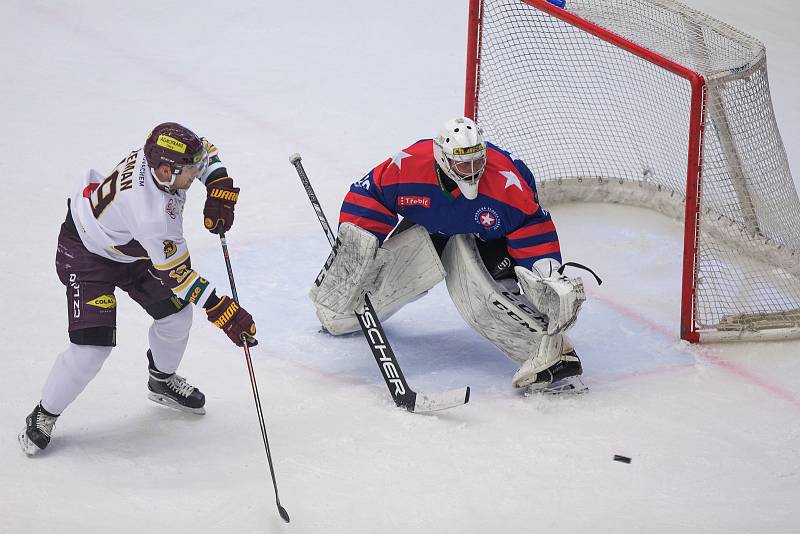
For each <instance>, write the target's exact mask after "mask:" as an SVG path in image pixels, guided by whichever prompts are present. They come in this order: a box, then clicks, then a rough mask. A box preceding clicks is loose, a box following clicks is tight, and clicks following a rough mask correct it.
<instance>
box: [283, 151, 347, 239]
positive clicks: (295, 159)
mask: <svg viewBox="0 0 800 534" xmlns="http://www.w3.org/2000/svg"><path fill="white" fill-rule="evenodd" d="M289 161H291V162H292V165H294V168H295V170H297V175H298V176H300V181H301V182H303V187H304V188H305V189H306V194H307V195H308V200H310V201H311V205H312V206H314V211H315V212H317V218H318V219H319V223H320V224H321V225H322V230H323V231H324V232H325V237H327V238H328V243H330V244H331V246H333V245H334V244H335V243H336V236H334V235H333V230H331V225H330V224H329V223H328V218H327V217H325V212H324V211H322V205H320V203H319V199H317V195H316V194H315V193H314V188H313V187H311V181H310V180H309V179H308V175H307V174H306V170H305V169H304V168H303V162H302V161H301V159H300V154H294V155H292V157H291V158H290V159H289Z"/></svg>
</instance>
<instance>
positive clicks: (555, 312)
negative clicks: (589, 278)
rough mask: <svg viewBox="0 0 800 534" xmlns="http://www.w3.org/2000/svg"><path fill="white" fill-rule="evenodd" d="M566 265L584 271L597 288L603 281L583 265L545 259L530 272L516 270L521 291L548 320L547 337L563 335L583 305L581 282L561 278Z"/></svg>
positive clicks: (534, 265)
mask: <svg viewBox="0 0 800 534" xmlns="http://www.w3.org/2000/svg"><path fill="white" fill-rule="evenodd" d="M568 265H572V266H574V267H579V268H581V269H585V270H587V271H589V272H590V273H592V275H594V277H595V279H596V280H597V283H598V284H601V283H602V280H600V278H598V277H597V275H596V274H594V272H593V271H592V270H591V269H589V268H588V267H584V266H583V265H580V264H577V263H573V262H567V263H565V264H564V265H561V264H559V263H558V262H557V261H555V260H551V259H544V260H539V261H537V262H536V263H534V264H533V267H532V268H531V270H528V269H525V268H522V267H515V268H514V272H515V273H517V278H518V279H519V282H520V285H521V286H522V290H523V292H524V293H525V296H527V297H528V299H529V300H530V301H531V303H532V304H533V305H534V306H535V307H536V309H537V310H539V312H541V313H542V314H544V315H545V316H547V334H548V335H550V336H552V335H555V334H558V333H560V332H564V331H565V330H567V329H568V328H569V327H570V326H572V325H573V324H574V323H575V321H576V319H577V318H578V312H579V311H580V309H581V306H582V305H583V303H584V302H585V301H586V292H585V291H584V289H583V280H581V279H580V278H570V277H569V276H566V275H564V274H563V273H564V268H565V267H567V266H568Z"/></svg>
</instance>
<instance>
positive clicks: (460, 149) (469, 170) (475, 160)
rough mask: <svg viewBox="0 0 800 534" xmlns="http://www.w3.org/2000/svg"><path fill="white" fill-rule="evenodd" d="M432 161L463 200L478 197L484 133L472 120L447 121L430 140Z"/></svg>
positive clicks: (460, 118)
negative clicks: (452, 182)
mask: <svg viewBox="0 0 800 534" xmlns="http://www.w3.org/2000/svg"><path fill="white" fill-rule="evenodd" d="M433 157H434V159H436V164H437V165H439V167H440V168H441V169H442V171H443V172H444V173H445V174H446V175H447V176H448V178H450V179H451V180H453V181H454V182H455V183H456V185H458V188H459V189H460V190H461V194H463V195H464V197H465V198H467V199H469V200H472V199H474V198H476V197H477V196H478V181H479V180H480V179H481V175H482V174H483V169H484V167H486V143H485V141H484V139H483V130H481V128H480V126H478V125H477V124H475V122H474V121H473V120H472V119H468V118H466V117H459V118H457V119H451V120H449V121H447V122H446V123H445V125H444V127H442V129H441V130H440V131H439V135H437V136H436V137H435V138H434V140H433Z"/></svg>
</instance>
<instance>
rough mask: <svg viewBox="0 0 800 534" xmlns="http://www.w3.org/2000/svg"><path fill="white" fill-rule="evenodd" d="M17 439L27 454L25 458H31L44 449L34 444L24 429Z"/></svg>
mask: <svg viewBox="0 0 800 534" xmlns="http://www.w3.org/2000/svg"><path fill="white" fill-rule="evenodd" d="M17 439H18V440H19V446H20V447H22V452H24V453H25V456H28V457H29V458H30V457H33V456H36V455H37V454H39V453H40V452H42V449H40V448H39V447H38V446H37V445H36V444H35V443H34V442H32V441H31V440H30V438H29V437H28V434H26V433H25V429H24V428H23V429H22V432H20V433H19V435H18V436H17Z"/></svg>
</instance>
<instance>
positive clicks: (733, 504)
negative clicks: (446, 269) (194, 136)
mask: <svg viewBox="0 0 800 534" xmlns="http://www.w3.org/2000/svg"><path fill="white" fill-rule="evenodd" d="M689 3H690V4H691V5H692V6H694V7H697V8H699V9H701V10H704V11H706V12H708V13H710V14H712V15H714V16H716V17H718V18H721V19H722V20H724V21H726V22H728V23H730V24H732V25H734V26H736V27H738V28H740V29H742V30H744V31H746V32H748V33H751V34H753V35H755V36H756V37H758V38H759V39H761V40H762V41H763V42H765V44H766V46H767V54H768V58H769V69H770V82H771V87H772V96H773V102H774V106H775V110H776V114H777V118H778V123H779V126H780V128H781V133H782V135H783V139H784V142H785V144H786V148H787V151H788V153H789V160H790V163H791V165H792V168H793V169H794V172H795V176H796V177H797V176H800V104H799V103H798V100H797V97H796V94H797V83H798V80H800V61H798V57H800V41H799V40H798V27H800V8H798V7H797V5H796V3H795V2H793V1H792V0H764V1H759V2H743V1H737V2H729V1H725V0H692V1H690V2H689ZM466 19H467V2H466V0H459V1H456V0H438V1H431V0H405V1H402V2H398V1H388V0H382V1H369V0H343V1H339V2H323V1H310V2H277V1H263V2H255V1H246V0H228V1H226V2H204V1H203V2H191V3H190V2H177V1H175V0H163V1H161V2H122V1H118V0H115V1H105V2H102V1H99V0H93V1H88V0H85V1H74V2H63V1H44V0H31V1H23V0H4V1H3V2H2V11H1V12H0V45H2V46H0V49H1V50H2V53H0V73H2V74H0V76H1V78H0V103H1V104H0V106H2V107H1V108H0V109H1V110H2V112H1V113H0V121H1V122H0V214H2V216H1V217H0V221H2V231H0V244H1V245H2V247H1V248H0V250H2V259H1V260H0V262H1V263H0V272H2V281H3V283H2V285H0V295H1V296H2V300H0V310H2V311H1V312H0V313H1V315H0V331H1V332H2V338H1V339H2V343H3V349H2V359H0V362H1V363H0V369H1V371H0V430H2V432H0V532H3V533H13V534H16V533H25V532H37V533H48V532H64V533H83V532H101V533H105V532H109V533H110V532H114V533H148V532H192V533H240V532H241V533H250V532H253V533H256V532H259V533H260V532H285V533H290V532H297V533H372V532H383V533H404V534H405V533H451V532H452V533H487V532H497V533H510V532H515V533H516V532H526V533H528V532H553V533H556V532H558V533H573V532H574V533H590V532H602V533H633V532H648V533H649V532H652V533H676V532H681V533H683V532H691V533H694V532H703V533H731V532H737V533H738V532H752V533H761V532H769V533H797V532H800V458H798V450H800V392H799V390H800V342H780V343H741V344H725V345H722V344H717V345H707V346H690V345H688V344H686V343H683V342H681V341H679V339H678V308H679V285H680V274H679V270H680V261H681V258H680V251H681V239H682V238H681V229H680V226H679V225H678V224H677V223H675V222H673V221H671V220H668V219H665V218H664V217H662V216H660V215H657V214H655V213H651V212H648V211H645V210H640V209H632V208H624V207H619V206H578V205H570V206H563V207H558V208H557V209H555V210H554V213H553V215H554V219H555V222H556V224H557V226H558V229H559V233H560V237H561V242H562V247H563V250H564V252H565V255H566V256H568V257H569V259H573V260H575V261H580V262H582V263H584V264H588V265H591V266H592V267H594V268H595V269H596V270H597V272H598V273H600V275H601V276H602V277H603V278H604V280H605V283H604V284H603V286H602V287H599V288H598V287H596V286H594V287H592V288H591V300H590V301H589V302H588V303H587V304H586V306H585V309H584V312H583V313H582V316H581V320H580V322H579V324H578V325H577V326H576V327H575V329H574V335H573V338H574V340H575V342H576V344H577V348H578V351H579V353H580V355H581V357H582V359H583V363H584V369H585V381H586V383H587V384H588V385H589V386H590V387H591V392H590V393H589V394H587V395H584V396H581V397H577V398H563V397H562V398H539V397H537V398H523V397H521V396H520V395H519V394H518V393H517V392H516V391H514V390H513V388H512V387H511V386H510V379H511V375H512V374H513V372H514V370H515V367H514V366H513V365H512V364H511V363H510V362H508V361H507V360H506V359H505V358H504V357H503V356H502V355H501V354H500V353H499V352H498V351H497V350H496V349H495V348H494V347H493V346H492V345H491V344H489V343H488V342H486V341H484V340H483V339H481V338H480V337H479V336H478V335H477V334H475V333H474V332H473V331H471V330H470V329H469V327H467V326H466V325H465V323H464V322H463V321H462V320H461V318H460V317H459V316H458V313H457V312H456V310H455V308H454V307H453V305H452V304H451V303H450V300H449V298H448V296H447V292H446V290H444V288H443V287H439V288H437V289H435V290H434V291H432V292H431V294H430V295H429V296H427V297H425V298H424V299H422V300H420V301H419V302H417V303H414V304H412V305H410V306H408V307H407V308H406V309H404V310H403V311H401V312H400V313H399V314H398V315H397V316H395V317H394V318H393V319H392V320H390V321H388V322H387V323H386V331H387V334H388V336H389V337H390V339H391V341H392V342H393V344H394V347H395V349H396V352H397V354H398V358H399V360H400V363H401V365H402V368H403V370H404V371H405V373H406V376H407V378H408V380H409V382H410V384H411V385H412V387H414V388H416V389H417V390H420V391H426V392H427V391H431V392H433V391H442V390H446V389H450V388H455V387H459V386H463V385H470V386H472V399H471V401H470V403H469V404H468V405H466V406H464V407H460V408H457V409H453V410H449V411H447V412H440V413H437V414H435V415H427V416H425V415H415V414H410V413H407V412H404V411H402V410H399V409H397V408H395V407H394V405H393V404H392V402H391V399H390V398H389V396H388V394H387V391H386V388H385V386H384V384H383V382H382V379H381V377H380V375H379V374H378V370H377V368H376V366H375V362H374V361H373V358H372V355H371V354H370V352H369V350H368V348H367V346H366V344H365V343H364V340H363V339H362V338H361V337H360V336H358V335H356V336H349V337H343V338H332V337H329V336H326V335H323V334H320V333H318V323H317V321H316V318H315V316H314V313H313V310H312V307H311V305H310V303H309V302H308V299H307V297H306V293H307V290H308V287H309V286H310V284H311V282H312V280H313V279H314V277H315V276H316V274H317V272H318V270H319V268H320V266H321V264H322V263H323V262H324V260H325V258H326V256H327V249H328V246H327V241H326V240H325V237H324V235H323V233H322V231H321V230H320V228H319V225H318V223H317V221H316V218H315V216H314V214H313V211H312V210H311V207H310V206H309V203H308V200H307V199H306V196H305V194H304V192H303V190H302V188H301V186H300V184H299V182H298V179H297V177H296V175H295V172H294V169H293V168H292V167H291V166H290V164H289V162H288V157H289V155H290V154H291V153H293V152H301V153H302V155H303V157H304V163H305V166H306V170H307V171H308V173H309V176H310V177H311V180H312V181H313V183H314V185H315V187H316V190H317V193H318V195H319V197H320V198H321V201H322V204H323V206H324V208H325V210H326V211H327V213H328V216H329V218H331V219H332V220H335V218H336V216H337V212H338V208H339V205H340V202H341V200H342V198H343V196H344V194H345V192H346V190H347V188H348V185H349V183H350V182H351V181H353V180H355V179H357V178H359V177H361V176H362V175H363V174H364V173H365V172H366V171H367V170H368V169H369V168H370V167H371V166H373V165H374V164H376V163H378V162H379V161H382V160H383V159H384V158H386V157H387V156H389V155H391V154H393V153H394V152H396V151H397V150H399V149H400V148H403V147H405V146H407V145H408V144H410V143H411V142H413V141H415V140H417V139H419V138H423V137H429V136H431V135H432V133H433V132H434V131H435V130H436V128H437V127H438V125H439V124H440V123H442V122H443V121H444V120H446V119H447V118H449V117H451V116H454V115H458V114H460V113H461V112H462V110H463V92H464V71H465V69H464V63H465V49H466ZM168 120H173V121H178V122H182V123H185V124H186V125H188V126H190V127H192V128H194V129H195V130H197V131H199V132H200V133H202V134H203V135H205V136H207V137H209V138H211V139H212V140H213V141H214V142H215V143H216V144H218V145H219V146H220V147H221V148H222V150H223V158H224V162H225V163H226V165H227V167H228V169H229V171H230V173H231V175H232V176H233V177H234V178H235V180H236V182H237V184H238V185H239V186H240V187H241V189H242V192H241V199H240V202H239V204H238V206H237V211H236V223H235V225H234V228H233V229H232V231H231V232H230V233H229V235H228V242H229V246H230V249H231V256H232V261H233V269H234V273H235V275H236V281H237V289H238V292H239V296H240V299H241V302H242V304H243V305H244V306H245V307H246V308H247V309H248V310H250V311H251V312H252V313H253V315H254V316H255V318H256V320H257V324H258V332H259V336H258V337H259V339H260V342H261V343H260V344H259V346H258V347H257V348H255V349H253V351H252V352H253V358H254V365H255V370H256V375H257V378H258V385H259V387H260V392H261V400H262V403H263V407H264V414H265V417H266V422H267V429H268V432H269V437H270V444H271V448H272V454H273V458H274V461H275V468H276V471H277V477H278V485H279V490H280V495H281V500H282V503H283V504H284V505H285V507H286V508H287V510H288V511H289V514H290V515H291V517H292V522H291V524H289V525H285V524H283V523H282V522H281V520H280V519H279V518H278V516H277V513H276V512H275V506H274V496H273V491H272V486H271V482H270V479H269V473H268V470H267V466H266V458H265V454H264V450H263V446H262V442H261V436H260V431H259V427H258V422H257V418H256V411H255V408H254V406H253V398H252V393H251V390H250V384H249V381H248V377H247V371H246V367H245V362H244V358H243V355H242V352H241V351H240V350H239V349H237V348H236V347H234V346H232V345H231V344H230V342H229V341H228V340H227V338H225V336H224V335H222V334H221V333H220V332H219V331H218V330H217V329H216V328H213V327H212V326H211V325H210V324H207V321H206V320H205V316H204V314H203V313H201V312H197V313H196V314H195V324H194V327H193V332H192V337H191V340H190V343H189V348H188V351H187V355H186V357H185V359H184V363H183V364H182V366H181V370H180V372H181V374H183V375H185V376H187V377H188V378H189V379H190V381H192V382H193V383H194V384H196V385H198V386H199V387H200V388H201V389H202V390H203V391H204V392H205V394H206V396H207V410H208V413H207V415H205V416H203V417H198V416H193V415H188V414H183V413H179V412H175V411H171V410H169V409H166V408H164V407H161V406H158V405H156V404H154V403H152V402H150V401H148V400H147V399H146V377H147V371H146V359H145V350H146V349H147V346H146V344H147V337H146V329H147V327H148V326H149V322H150V320H149V317H148V316H147V315H146V314H145V313H144V312H143V311H142V310H140V309H139V308H138V306H136V305H135V304H134V303H133V301H131V300H130V299H129V298H127V296H125V295H124V293H122V292H117V297H118V299H119V310H118V323H119V329H118V346H117V348H116V349H115V350H114V352H113V354H112V356H111V357H110V358H109V360H108V361H107V363H106V365H105V367H104V369H103V370H102V371H101V372H100V374H99V375H98V377H97V378H96V379H95V380H94V381H93V382H92V383H91V384H90V385H89V386H88V387H87V389H86V391H85V392H84V393H83V395H82V396H80V397H79V398H78V400H77V401H76V402H75V403H74V404H73V405H72V406H70V407H69V408H68V409H67V411H66V412H65V413H64V415H63V416H62V417H61V418H60V419H59V420H58V424H57V426H56V429H55V432H54V437H53V442H52V444H51V446H50V448H48V450H47V451H45V453H44V454H42V455H40V456H39V457H36V458H33V459H29V458H27V457H25V456H24V455H23V454H22V453H21V452H20V450H19V446H18V444H17V438H16V435H17V433H18V431H19V430H20V429H21V428H22V426H23V423H24V418H25V415H26V414H27V413H28V412H30V410H31V409H32V408H33V406H34V405H35V403H36V402H37V401H38V399H39V394H40V390H41V386H42V384H43V382H44V380H45V377H46V376H47V373H48V371H49V369H50V366H51V365H52V363H53V361H54V359H55V357H56V355H57V354H58V352H60V351H61V350H63V348H64V347H65V345H66V343H67V335H66V305H65V298H64V288H63V287H62V286H61V284H60V283H59V281H58V279H57V277H56V275H55V272H54V267H53V258H54V253H55V241H56V236H57V233H58V228H59V225H60V223H61V222H62V221H63V218H64V214H65V199H66V197H67V194H68V193H69V187H70V186H71V184H73V182H74V179H75V176H76V174H77V173H78V172H80V170H81V169H83V168H85V167H95V168H97V169H99V170H101V171H106V170H108V169H111V168H112V167H113V166H114V165H115V164H116V163H117V162H118V161H119V160H120V159H121V158H122V157H123V156H124V155H125V154H127V151H128V150H129V149H131V148H135V147H137V146H141V143H142V142H143V140H144V137H145V135H146V134H147V132H148V131H149V129H150V128H152V126H153V125H155V124H157V123H159V122H163V121H168ZM189 197H190V200H189V202H188V205H187V206H186V211H185V220H186V223H185V227H186V234H187V238H188V241H189V243H190V246H191V251H192V261H193V265H194V266H196V268H197V269H198V270H199V271H200V272H201V273H203V274H204V275H206V276H207V277H209V278H211V279H212V280H214V281H215V282H216V283H217V284H219V285H220V286H221V287H223V288H224V287H227V276H226V273H225V267H224V263H223V260H222V254H221V250H220V246H219V241H218V239H217V238H216V237H215V236H213V235H211V234H209V233H208V232H206V231H205V230H204V229H203V227H202V223H201V210H202V204H203V200H204V198H205V195H204V192H203V191H202V189H201V187H200V186H197V185H196V186H195V187H193V188H192V189H191V190H190V191H189ZM587 285H590V284H589V282H588V278H587ZM614 454H621V455H625V456H629V457H631V458H632V463H631V464H630V465H626V464H622V463H619V462H615V461H612V457H613V455H614Z"/></svg>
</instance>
